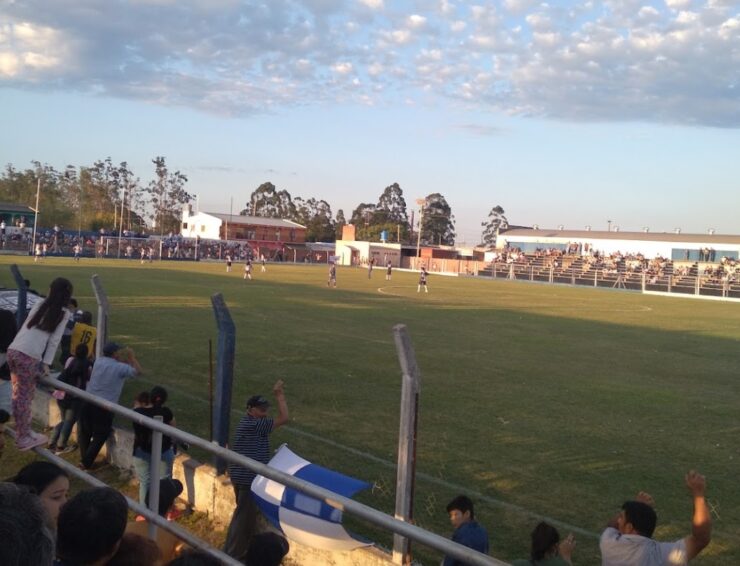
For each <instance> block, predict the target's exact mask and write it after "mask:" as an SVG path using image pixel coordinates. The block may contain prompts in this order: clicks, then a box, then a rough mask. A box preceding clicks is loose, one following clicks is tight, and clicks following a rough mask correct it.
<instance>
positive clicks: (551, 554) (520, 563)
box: [511, 521, 576, 566]
mask: <svg viewBox="0 0 740 566" xmlns="http://www.w3.org/2000/svg"><path fill="white" fill-rule="evenodd" d="M575 546H576V541H575V538H574V537H573V534H572V533H571V534H569V535H568V536H567V537H565V540H563V541H562V542H561V541H560V533H558V530H557V529H556V528H555V527H553V526H552V525H550V524H548V523H545V522H544V521H542V522H541V523H538V525H537V526H536V527H535V528H534V530H533V531H532V551H531V554H530V559H529V560H514V562H512V563H511V564H512V566H570V565H571V564H573V562H572V559H571V557H572V555H573V549H574V548H575Z"/></svg>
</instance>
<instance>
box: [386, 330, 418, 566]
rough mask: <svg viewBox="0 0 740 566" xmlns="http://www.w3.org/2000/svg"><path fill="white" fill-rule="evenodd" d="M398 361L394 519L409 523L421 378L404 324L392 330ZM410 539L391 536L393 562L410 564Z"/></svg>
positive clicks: (411, 513)
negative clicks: (398, 394)
mask: <svg viewBox="0 0 740 566" xmlns="http://www.w3.org/2000/svg"><path fill="white" fill-rule="evenodd" d="M393 338H394V340H395V342H396V351H397V352H398V361H399V363H400V365H401V419H400V426H399V431H398V472H397V475H396V519H400V520H402V521H407V522H408V521H410V520H411V519H412V518H413V515H414V483H415V482H414V480H415V477H416V440H417V439H416V433H417V425H418V420H419V418H418V417H419V392H420V386H421V376H420V375H419V367H418V366H417V365H416V355H415V354H414V347H413V345H412V344H411V338H410V337H409V334H408V331H407V329H406V326H405V325H404V324H397V325H396V326H394V327H393ZM409 551H410V543H409V539H408V538H406V537H404V536H401V535H399V534H395V535H393V562H394V564H406V563H409V562H410V552H409Z"/></svg>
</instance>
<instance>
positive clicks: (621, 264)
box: [479, 251, 740, 298]
mask: <svg viewBox="0 0 740 566" xmlns="http://www.w3.org/2000/svg"><path fill="white" fill-rule="evenodd" d="M479 275H480V276H482V277H491V278H495V279H510V280H520V281H522V280H523V281H537V282H544V283H560V284H566V285H585V286H590V287H609V288H621V289H630V290H635V291H643V290H644V291H658V292H667V293H683V294H691V295H695V294H699V295H705V296H716V297H727V298H740V265H735V262H734V261H732V262H727V261H725V262H724V263H723V261H722V260H720V261H715V262H710V261H702V262H698V261H693V262H692V261H673V260H669V259H665V258H652V259H648V258H644V257H642V256H640V255H632V256H627V257H620V256H616V257H611V256H601V257H597V256H584V255H579V254H567V253H564V254H558V253H523V252H518V251H515V252H509V253H507V252H504V253H503V254H502V257H500V258H498V259H497V260H496V261H492V262H490V263H489V264H487V265H486V267H485V268H484V269H481V270H480V271H479Z"/></svg>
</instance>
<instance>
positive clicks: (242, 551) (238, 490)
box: [224, 379, 288, 562]
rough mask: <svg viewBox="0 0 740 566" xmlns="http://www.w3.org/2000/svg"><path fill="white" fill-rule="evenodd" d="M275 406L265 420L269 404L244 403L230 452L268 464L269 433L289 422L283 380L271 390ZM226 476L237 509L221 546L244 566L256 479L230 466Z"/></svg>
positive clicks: (254, 400)
mask: <svg viewBox="0 0 740 566" xmlns="http://www.w3.org/2000/svg"><path fill="white" fill-rule="evenodd" d="M272 392H273V394H274V395H275V400H276V401H277V404H278V416H277V418H275V419H273V418H271V417H268V416H267V415H268V412H269V409H270V402H269V401H268V400H267V399H265V397H263V396H262V395H254V396H252V397H250V398H249V399H248V400H247V414H246V415H244V416H243V417H242V419H241V421H239V424H238V425H237V427H236V434H235V435H234V444H233V446H232V447H231V449H232V450H233V451H234V452H237V453H238V454H241V455H242V456H246V457H247V458H252V459H253V460H257V461H258V462H262V463H263V464H267V462H269V461H270V438H269V437H270V433H271V432H272V431H273V430H275V429H276V428H278V427H280V426H283V425H284V424H285V423H287V422H288V403H287V402H286V400H285V389H284V385H283V380H282V379H279V380H278V381H277V382H276V383H275V385H274V386H273V388H272ZM229 476H230V477H231V483H232V485H233V487H234V496H235V497H236V508H235V509H234V514H233V516H232V517H231V524H230V525H229V531H228V533H227V535H226V542H225V543H224V552H225V553H226V554H228V555H229V556H232V557H233V558H236V559H237V560H240V561H242V562H244V560H245V559H246V556H247V550H249V543H250V541H251V539H252V536H253V535H254V534H255V530H256V526H257V515H258V514H259V509H258V508H257V504H256V503H255V501H254V499H253V498H252V490H251V487H252V481H253V480H254V478H255V477H256V476H257V474H256V473H255V472H253V471H252V470H248V469H247V468H244V467H242V466H239V465H237V464H229Z"/></svg>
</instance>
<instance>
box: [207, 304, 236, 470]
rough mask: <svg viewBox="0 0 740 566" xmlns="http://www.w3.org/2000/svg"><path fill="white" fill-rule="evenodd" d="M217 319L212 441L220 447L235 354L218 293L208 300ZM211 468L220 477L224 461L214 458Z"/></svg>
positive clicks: (225, 430) (232, 330)
mask: <svg viewBox="0 0 740 566" xmlns="http://www.w3.org/2000/svg"><path fill="white" fill-rule="evenodd" d="M211 304H212V305H213V314H214V315H215V316H216V326H217V327H218V340H217V342H216V401H215V404H216V410H215V411H214V412H213V432H214V434H215V437H216V438H214V439H211V440H215V441H216V442H217V443H218V445H219V446H226V445H227V444H228V442H229V422H230V419H229V417H230V414H231V391H232V386H233V382H234V355H235V352H236V327H235V326H234V320H233V319H232V318H231V313H230V312H229V308H228V307H227V306H226V302H225V301H224V297H223V295H222V294H221V293H216V294H215V295H213V296H212V297H211ZM214 467H215V468H216V471H217V472H218V473H219V474H223V473H224V472H225V471H226V462H225V461H224V460H222V459H220V458H216V459H215V462H214Z"/></svg>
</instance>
